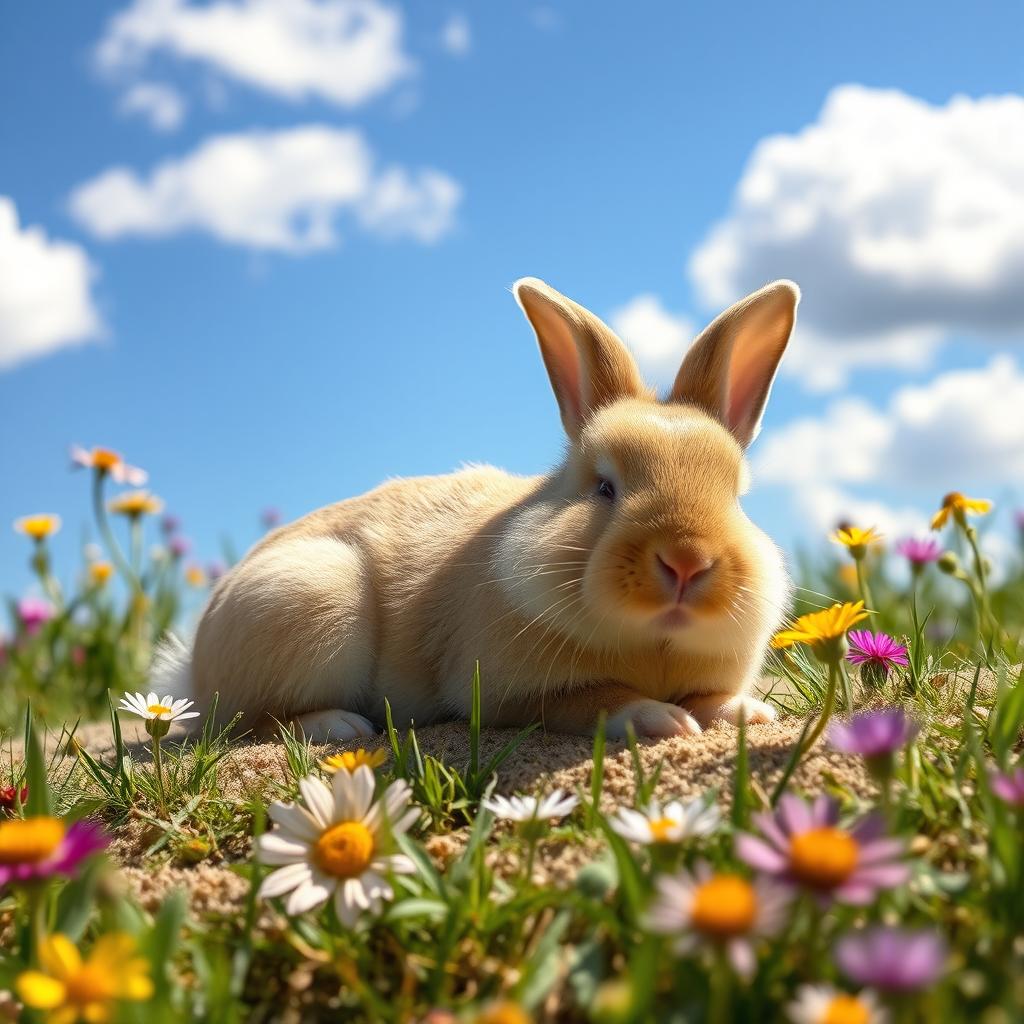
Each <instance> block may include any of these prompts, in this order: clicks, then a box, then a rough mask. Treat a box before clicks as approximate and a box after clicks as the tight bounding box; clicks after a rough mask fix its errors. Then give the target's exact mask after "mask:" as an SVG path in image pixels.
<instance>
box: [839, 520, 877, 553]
mask: <svg viewBox="0 0 1024 1024" xmlns="http://www.w3.org/2000/svg"><path fill="white" fill-rule="evenodd" d="M831 539H832V541H833V542H834V543H836V544H842V545H843V547H844V548H847V549H848V550H849V552H850V554H851V555H852V556H853V557H854V558H863V557H864V555H865V553H866V552H867V550H868V548H869V547H870V546H871V545H872V544H877V543H878V542H879V541H880V540H881V539H882V535H881V534H880V533H878V532H877V531H876V530H875V528H874V527H873V526H871V527H868V529H866V530H862V529H861V528H860V527H859V526H840V527H839V529H838V530H836V532H835V533H833V534H832V538H831Z"/></svg>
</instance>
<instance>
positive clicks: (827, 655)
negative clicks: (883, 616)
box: [772, 601, 871, 662]
mask: <svg viewBox="0 0 1024 1024" xmlns="http://www.w3.org/2000/svg"><path fill="white" fill-rule="evenodd" d="M870 614H871V613H870V612H866V611H864V602H863V601H857V602H855V603H853V604H850V602H848V601H847V602H844V603H843V604H834V605H832V607H831V608H826V609H825V610H824V611H820V612H808V613H807V614H806V615H801V616H800V618H798V619H797V620H796V622H794V623H793V625H792V626H790V628H789V629H783V630H781V631H780V632H778V633H776V634H775V636H774V637H773V638H772V647H774V648H776V649H779V648H782V647H792V646H793V644H808V645H809V646H810V648H811V650H813V651H814V653H815V655H816V656H817V657H818V658H819V660H821V661H832V662H837V661H839V660H840V659H841V658H842V656H843V654H845V653H846V651H845V646H846V631H847V630H848V629H849V628H850V627H851V626H855V625H857V623H858V622H862V621H863V620H864V619H866V618H867V617H868V615H870Z"/></svg>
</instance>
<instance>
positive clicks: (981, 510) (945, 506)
mask: <svg viewBox="0 0 1024 1024" xmlns="http://www.w3.org/2000/svg"><path fill="white" fill-rule="evenodd" d="M991 511H992V502H991V501H989V500H988V499H987V498H966V497H964V495H962V494H961V493H960V492H959V491H950V493H949V494H947V495H946V496H945V497H944V498H943V499H942V508H940V509H939V511H938V512H936V513H935V515H934V516H932V529H933V530H941V529H942V528H943V527H944V526H945V525H946V523H948V522H949V520H950V518H951V517H952V519H953V520H954V521H955V522H956V523H957V524H958V525H959V526H960V527H962V528H963V529H967V516H968V515H972V516H983V515H986V514H987V513H989V512H991Z"/></svg>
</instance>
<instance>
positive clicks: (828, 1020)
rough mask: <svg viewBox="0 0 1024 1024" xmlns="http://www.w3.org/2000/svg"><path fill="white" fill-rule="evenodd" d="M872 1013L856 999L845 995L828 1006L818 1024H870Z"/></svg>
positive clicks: (838, 997) (838, 996) (836, 998)
mask: <svg viewBox="0 0 1024 1024" xmlns="http://www.w3.org/2000/svg"><path fill="white" fill-rule="evenodd" d="M870 1021H871V1011H870V1010H869V1009H868V1008H867V1007H866V1006H865V1005H864V1004H863V1003H862V1002H861V1001H860V1000H859V999H858V998H857V997H856V996H848V995H846V994H845V993H843V994H841V995H837V996H835V997H834V998H833V999H832V1001H831V1002H830V1003H829V1004H828V1006H827V1007H826V1009H825V1012H824V1014H822V1016H821V1019H820V1020H819V1021H818V1024H870Z"/></svg>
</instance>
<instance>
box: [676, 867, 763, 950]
mask: <svg viewBox="0 0 1024 1024" xmlns="http://www.w3.org/2000/svg"><path fill="white" fill-rule="evenodd" d="M756 917H757V894H756V893H755V892H754V887H753V886H752V885H751V884H750V883H749V882H748V881H747V880H746V879H745V878H740V876H739V875H715V876H714V877H713V878H711V879H709V880H708V881H707V882H704V883H703V885H700V886H698V887H697V891H696V892H695V893H694V896H693V907H692V908H691V910H690V919H691V921H692V922H693V926H694V928H696V929H697V930H698V931H701V932H705V933H706V934H708V935H711V936H713V937H714V938H717V939H729V938H732V937H733V936H735V935H742V934H744V933H745V932H748V931H750V929H751V927H752V926H753V924H754V921H755V919H756Z"/></svg>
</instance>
